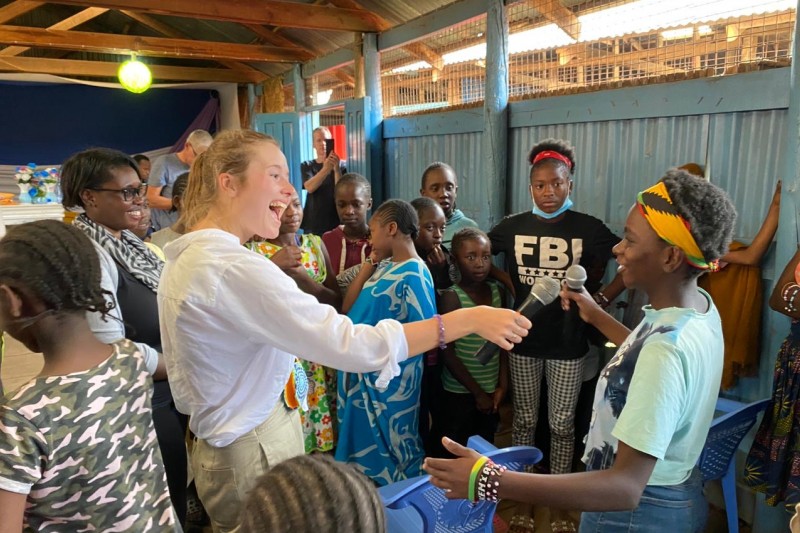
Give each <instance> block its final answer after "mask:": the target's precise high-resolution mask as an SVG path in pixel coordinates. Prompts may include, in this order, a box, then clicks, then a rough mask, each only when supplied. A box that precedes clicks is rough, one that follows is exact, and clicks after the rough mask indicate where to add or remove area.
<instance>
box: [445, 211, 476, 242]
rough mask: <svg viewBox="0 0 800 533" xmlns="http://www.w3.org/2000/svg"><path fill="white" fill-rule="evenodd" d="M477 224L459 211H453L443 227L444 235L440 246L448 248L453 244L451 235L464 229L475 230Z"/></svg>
mask: <svg viewBox="0 0 800 533" xmlns="http://www.w3.org/2000/svg"><path fill="white" fill-rule="evenodd" d="M477 227H478V224H477V223H476V222H475V221H474V220H472V219H471V218H467V216H466V215H465V214H464V213H463V212H462V211H461V209H454V210H453V214H452V215H450V218H449V219H448V220H447V224H445V227H444V235H442V244H444V245H445V247H447V248H450V243H451V242H453V235H455V234H456V233H458V230H461V229H464V228H477Z"/></svg>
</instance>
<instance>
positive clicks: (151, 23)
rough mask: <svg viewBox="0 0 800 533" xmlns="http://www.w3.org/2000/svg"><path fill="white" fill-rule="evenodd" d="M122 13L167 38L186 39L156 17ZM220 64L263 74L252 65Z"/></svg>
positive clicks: (132, 12)
mask: <svg viewBox="0 0 800 533" xmlns="http://www.w3.org/2000/svg"><path fill="white" fill-rule="evenodd" d="M121 13H122V14H123V15H125V16H127V17H130V18H132V19H133V20H135V21H136V22H138V23H140V24H143V25H145V26H147V27H148V28H150V29H151V30H153V31H156V32H158V33H160V34H162V35H164V36H165V37H172V38H174V39H182V38H184V37H185V35H184V34H183V33H181V32H179V31H178V30H176V29H174V28H173V27H171V26H169V25H167V24H164V23H163V22H161V21H160V20H158V19H156V18H155V17H151V16H150V15H145V14H144V13H139V12H138V11H128V10H123V11H121ZM218 63H219V64H220V65H222V66H224V67H227V68H230V69H233V70H238V71H240V72H249V71H255V72H259V73H260V72H261V71H259V70H257V69H254V68H253V67H251V66H250V65H247V64H245V63H240V62H239V61H230V60H219V61H218Z"/></svg>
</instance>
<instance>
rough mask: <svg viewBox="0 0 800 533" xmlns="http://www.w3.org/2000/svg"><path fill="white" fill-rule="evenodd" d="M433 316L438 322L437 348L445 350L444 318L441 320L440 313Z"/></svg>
mask: <svg viewBox="0 0 800 533" xmlns="http://www.w3.org/2000/svg"><path fill="white" fill-rule="evenodd" d="M433 317H434V318H435V319H436V321H437V322H438V323H439V349H440V350H446V349H447V342H446V341H445V340H444V320H442V315H440V314H438V313H437V314H435V315H433Z"/></svg>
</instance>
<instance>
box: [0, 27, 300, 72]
mask: <svg viewBox="0 0 800 533" xmlns="http://www.w3.org/2000/svg"><path fill="white" fill-rule="evenodd" d="M0 43H3V44H8V45H18V46H30V47H35V48H57V49H62V50H64V49H66V50H83V51H88V52H102V53H110V54H131V53H136V54H138V55H142V56H155V57H180V58H188V59H211V60H214V61H219V60H221V59H232V60H238V61H264V62H273V63H295V62H298V61H303V60H304V59H305V58H306V54H304V53H300V52H298V51H297V50H293V49H286V48H278V47H274V46H261V45H250V44H235V43H223V42H216V41H214V42H212V41H193V40H190V39H167V38H162V37H141V36H131V35H114V34H110V33H91V32H73V31H64V30H44V29H40V28H23V27H19V26H2V25H0Z"/></svg>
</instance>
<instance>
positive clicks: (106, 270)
mask: <svg viewBox="0 0 800 533" xmlns="http://www.w3.org/2000/svg"><path fill="white" fill-rule="evenodd" d="M61 191H62V194H63V198H64V199H63V203H64V206H65V207H79V208H82V209H83V211H84V212H83V214H81V215H80V216H78V217H77V218H76V219H75V221H74V222H73V224H74V225H75V226H76V227H77V228H79V229H80V230H81V231H83V232H84V233H86V235H88V236H89V237H90V238H91V239H92V241H93V242H94V244H95V248H96V249H97V252H98V256H99V258H100V265H101V267H102V269H101V270H102V280H101V285H102V287H103V289H105V290H106V291H107V297H108V298H110V299H113V300H114V301H113V302H112V303H115V304H116V308H117V309H119V317H118V318H120V319H121V320H119V321H116V320H103V319H101V317H99V316H95V315H90V316H89V321H90V324H91V325H92V330H93V331H94V333H95V335H96V336H97V337H98V338H99V339H100V340H101V341H103V342H113V341H116V340H119V339H120V338H123V337H125V338H128V339H130V340H132V341H134V342H135V343H137V344H138V345H139V348H140V349H141V350H142V351H143V353H145V354H146V356H147V357H146V358H147V360H148V361H149V362H150V365H149V369H150V370H151V372H153V380H154V392H153V397H152V406H153V423H154V425H155V428H156V436H157V437H158V443H159V447H160V449H161V455H162V457H163V460H164V467H165V469H166V471H167V482H168V484H169V492H170V496H171V498H172V504H173V506H174V507H175V511H176V513H177V516H178V519H179V521H180V522H181V524H183V522H184V519H185V517H186V477H187V467H186V465H187V459H186V445H185V443H184V434H185V431H186V417H185V416H184V415H181V414H180V413H178V411H177V409H175V404H174V402H173V400H172V393H171V391H170V387H169V383H168V382H167V380H166V377H167V376H166V371H165V370H164V366H163V363H159V359H160V358H161V357H160V353H161V332H160V328H159V321H158V303H157V301H156V289H157V288H158V281H159V278H160V277H161V270H162V268H163V266H164V262H163V261H162V260H161V259H159V258H158V257H157V256H156V255H155V254H154V253H153V252H152V251H151V250H150V249H149V248H148V247H147V246H146V245H145V244H144V243H143V242H142V240H141V239H139V237H137V236H136V235H135V234H134V233H133V230H135V229H136V227H137V226H138V225H139V223H140V221H141V219H142V217H143V216H144V213H143V205H144V202H145V196H146V193H147V184H145V183H142V180H141V179H140V177H139V169H138V166H137V165H136V162H135V161H134V160H133V159H131V158H130V157H129V156H128V155H126V154H124V153H122V152H119V151H117V150H111V149H108V148H93V149H90V150H85V151H83V152H79V153H77V154H75V155H73V156H71V157H70V158H69V159H67V161H65V162H64V165H63V166H62V167H61ZM142 467H144V465H142Z"/></svg>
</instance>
